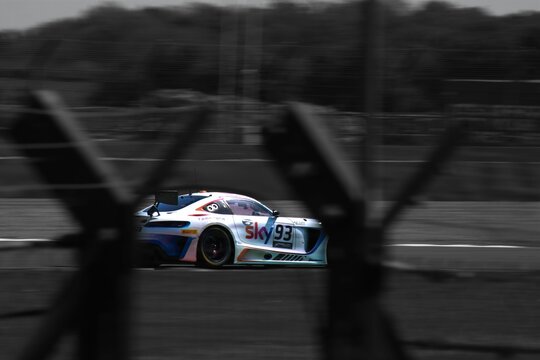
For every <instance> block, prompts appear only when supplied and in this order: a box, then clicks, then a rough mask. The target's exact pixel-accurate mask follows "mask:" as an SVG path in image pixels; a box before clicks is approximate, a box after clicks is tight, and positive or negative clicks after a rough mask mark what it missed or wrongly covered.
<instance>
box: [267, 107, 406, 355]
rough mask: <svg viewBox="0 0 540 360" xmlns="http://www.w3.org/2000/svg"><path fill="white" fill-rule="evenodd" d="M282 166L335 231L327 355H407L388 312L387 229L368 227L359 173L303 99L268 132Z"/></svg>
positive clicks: (331, 248) (332, 234)
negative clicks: (384, 303)
mask: <svg viewBox="0 0 540 360" xmlns="http://www.w3.org/2000/svg"><path fill="white" fill-rule="evenodd" d="M265 141H266V146H267V147H268V149H269V151H270V153H271V154H272V155H273V156H274V157H275V159H276V163H277V166H278V167H279V171H280V172H281V173H282V174H283V175H284V177H285V178H286V179H287V180H288V182H289V183H290V184H291V185H292V186H293V188H294V189H295V190H296V192H297V194H298V195H299V196H300V198H301V199H302V200H303V201H304V202H305V203H306V204H307V205H308V206H309V207H310V209H311V210H312V211H313V213H314V214H315V215H316V216H317V217H318V218H319V219H320V220H321V221H322V223H323V226H324V229H325V231H327V233H328V234H329V237H330V241H329V244H328V262H329V279H328V298H327V307H328V320H327V326H326V327H325V329H324V332H323V334H322V339H323V341H324V342H325V345H326V346H325V349H326V352H325V358H326V359H339V360H344V359H357V358H365V359H378V358H381V359H403V358H405V354H404V352H403V350H402V349H401V346H400V344H399V342H398V341H397V337H396V336H395V335H394V331H393V329H392V327H391V323H390V322H389V321H388V319H387V317H386V315H385V314H384V312H383V310H382V309H381V306H380V302H379V293H380V285H381V275H382V270H381V269H382V267H381V261H380V257H381V252H382V236H381V235H382V232H381V231H379V230H377V229H368V228H366V226H365V221H366V214H365V198H364V196H363V194H362V186H361V180H360V178H359V177H358V175H357V172H356V171H355V170H354V169H352V168H351V167H350V166H349V165H348V164H347V163H346V162H345V161H344V160H345V156H344V154H342V152H341V151H340V149H339V148H338V147H337V146H336V145H335V144H334V143H333V142H332V139H330V138H329V136H328V132H326V131H325V129H324V124H322V122H321V121H320V119H318V117H317V116H314V115H313V114H312V113H310V111H309V107H308V106H306V105H302V104H291V105H290V106H289V109H288V112H287V113H286V115H285V117H284V118H283V121H282V122H281V123H279V124H277V125H276V126H275V127H272V128H266V129H265Z"/></svg>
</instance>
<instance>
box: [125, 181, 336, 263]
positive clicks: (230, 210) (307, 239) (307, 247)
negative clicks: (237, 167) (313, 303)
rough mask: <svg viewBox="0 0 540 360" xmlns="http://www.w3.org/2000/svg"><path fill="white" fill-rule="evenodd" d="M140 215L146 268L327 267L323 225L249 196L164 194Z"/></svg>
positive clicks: (141, 251) (142, 257)
mask: <svg viewBox="0 0 540 360" xmlns="http://www.w3.org/2000/svg"><path fill="white" fill-rule="evenodd" d="M135 215H136V217H137V225H138V228H137V230H138V254H139V255H140V256H139V259H140V262H142V263H144V265H147V266H153V267H156V266H159V265H160V264H167V263H194V264H197V265H200V266H203V267H209V268H219V267H222V266H224V265H228V264H251V265H253V264H264V265H302V266H308V265H309V266H311V265H314V266H324V265H326V263H327V262H326V245H327V242H328V236H327V235H326V233H325V232H324V230H323V228H322V225H321V223H320V222H319V221H318V220H315V219H309V218H294V217H283V216H280V215H279V212H278V211H276V210H272V209H270V208H269V207H267V206H266V205H264V204H262V203H261V202H259V201H257V200H255V199H253V198H251V197H248V196H244V195H239V194H232V193H224V192H206V191H200V192H194V193H188V194H183V195H179V194H178V192H176V191H166V192H160V193H158V194H156V197H155V201H154V203H153V204H152V205H150V206H147V207H145V208H144V209H142V210H140V211H138V212H137V213H136V214H135Z"/></svg>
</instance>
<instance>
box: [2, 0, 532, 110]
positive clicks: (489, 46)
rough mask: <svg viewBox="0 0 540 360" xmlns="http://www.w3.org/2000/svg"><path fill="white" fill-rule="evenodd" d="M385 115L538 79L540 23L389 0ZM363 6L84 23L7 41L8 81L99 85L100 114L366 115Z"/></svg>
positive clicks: (151, 15)
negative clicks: (300, 104) (143, 109)
mask: <svg viewBox="0 0 540 360" xmlns="http://www.w3.org/2000/svg"><path fill="white" fill-rule="evenodd" d="M382 13H383V17H382V18H383V22H382V35H383V36H382V38H381V39H380V40H381V42H382V44H383V46H384V47H383V48H384V51H383V53H382V56H381V57H380V63H379V66H380V70H381V74H382V80H381V81H382V89H383V96H382V106H383V108H384V110H385V111H389V112H411V111H437V110H440V109H441V108H442V106H443V105H444V101H445V99H444V93H445V91H444V83H443V80H444V79H457V78H458V79H464V78H465V79H471V78H474V79H505V80H508V79H540V66H539V65H540V13H533V12H531V13H520V14H513V15H507V16H493V15H491V14H489V13H487V12H485V11H483V10H482V9H479V8H457V7H454V6H452V5H451V4H448V3H445V2H440V1H432V2H429V3H426V4H424V5H423V6H422V7H420V8H413V7H411V6H410V5H409V4H408V3H406V2H405V1H401V0H394V1H386V2H385V5H384V9H383V11H382ZM366 20H367V19H366V7H365V2H358V1H349V2H342V3H324V2H317V3H315V4H311V5H306V4H294V3H289V2H274V3H272V5H271V6H270V7H267V8H231V7H218V6H212V5H204V4H192V5H190V6H184V7H167V8H158V7H148V8H143V9H136V10H130V9H125V8H122V7H120V6H117V5H114V4H111V3H109V4H107V5H104V6H99V7H96V8H93V9H91V10H89V11H87V12H86V13H85V14H83V15H82V16H80V17H77V18H71V19H65V20H60V21H56V22H52V23H47V24H43V25H41V26H38V27H36V28H33V29H30V30H28V31H24V32H4V33H1V34H0V54H2V55H1V57H0V70H1V71H2V72H3V73H4V75H5V73H6V72H10V73H11V74H14V73H17V72H20V73H24V72H27V75H28V76H41V77H49V78H58V79H91V80H92V81H95V82H97V83H99V84H100V87H99V89H98V91H96V92H95V93H94V94H92V96H91V97H89V99H88V102H89V103H92V104H107V105H125V104H128V103H133V102H136V101H138V100H139V99H140V98H141V97H144V96H145V94H148V93H149V92H151V91H153V90H156V89H175V88H182V89H193V90H197V91H201V92H205V93H209V94H218V93H221V94H236V95H239V96H247V97H254V98H258V99H261V100H262V101H267V102H280V101H284V100H299V101H306V102H310V103H316V104H320V105H328V106H334V107H336V108H338V109H342V110H352V111H361V110H362V102H361V100H360V99H361V97H362V91H364V88H363V86H362V83H363V80H364V79H365V77H366V76H367V75H366V72H365V71H364V65H363V64H364V55H365V41H366V28H365V24H366Z"/></svg>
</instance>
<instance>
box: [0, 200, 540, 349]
mask: <svg viewBox="0 0 540 360" xmlns="http://www.w3.org/2000/svg"><path fill="white" fill-rule="evenodd" d="M268 204H269V205H271V206H272V207H273V208H278V209H279V210H280V211H281V212H282V213H283V215H291V216H296V215H301V214H306V213H308V214H309V211H308V209H306V208H305V207H304V206H303V205H302V204H300V203H298V202H296V201H288V200H274V201H270V202H268ZM494 205H496V206H494ZM386 206H388V204H385V203H380V204H378V211H379V212H381V213H382V212H384V208H385V207H386ZM0 212H1V213H2V214H3V216H2V217H1V218H0V219H1V220H0V222H1V223H0V225H1V229H2V234H1V236H0V238H2V239H4V241H1V242H0V246H1V247H2V251H0V289H2V292H1V294H0V307H1V308H2V313H1V314H0V315H2V314H7V313H12V312H21V311H25V310H32V309H41V308H44V307H47V306H48V304H50V303H51V301H52V300H53V299H54V295H55V293H56V292H57V290H58V288H59V287H60V286H61V285H62V283H63V282H64V281H65V280H66V279H67V278H69V277H70V276H71V275H72V274H73V273H74V272H75V271H76V265H77V263H76V258H75V256H74V253H73V252H72V251H71V250H62V249H48V248H27V247H25V245H24V244H25V243H26V242H24V241H22V242H21V241H5V240H7V239H10V240H21V239H53V238H55V237H57V236H60V235H62V234H66V233H72V232H74V231H77V227H76V226H75V225H74V224H73V222H72V221H71V219H70V218H69V215H68V214H67V213H66V212H65V211H64V210H63V208H62V206H61V205H60V204H59V203H58V202H57V201H55V200H51V199H2V200H1V201H0ZM538 214H540V204H539V203H531V202H529V203H519V202H507V203H493V202H492V203H483V202H470V203H466V202H454V203H452V202H442V203H439V202H427V203H424V204H421V205H419V206H418V207H416V208H411V209H410V210H408V211H407V212H405V213H404V214H403V216H402V217H401V218H400V219H399V222H398V223H396V224H395V226H394V227H393V228H392V229H391V231H390V233H389V234H388V235H389V236H388V243H387V245H388V246H386V247H385V249H386V253H387V257H386V258H385V262H386V264H387V265H388V268H387V272H386V276H385V277H384V285H383V293H382V298H381V304H382V306H383V307H384V308H385V309H386V311H387V312H388V313H389V314H390V316H391V318H392V319H393V320H394V326H395V327H396V329H397V330H398V333H399V336H400V338H401V339H402V340H404V341H411V340H418V339H430V340H445V341H454V342H459V343H465V344H480V345H493V344H497V345H501V344H510V345H512V344H513V345H516V344H517V345H519V346H525V347H537V346H540V341H539V340H538V336H537V335H538V333H540V310H538V309H537V307H538V306H537V305H538V299H539V298H540V289H539V288H538V286H537V284H538V281H539V280H540V275H539V274H540V272H539V271H538V270H540V262H539V261H538V259H539V256H540V249H538V247H537V239H538V236H537V235H538V231H537V230H536V224H537V219H538ZM133 275H134V276H133V281H134V282H133V285H134V286H133V294H132V306H133V316H132V326H131V327H130V329H131V330H132V332H131V334H130V338H131V340H132V346H131V348H132V358H134V359H141V360H149V359H178V358H185V359H215V358H216V357H218V358H221V359H240V360H243V359H317V358H322V353H323V344H324V336H325V335H324V334H323V332H322V329H323V326H324V319H325V318H326V317H327V316H328V314H329V312H328V308H327V306H326V299H327V298H326V296H327V293H326V289H327V275H328V269H325V268H282V267H249V268H239V267H234V266H232V267H228V268H226V269H223V270H219V271H216V270H205V269H199V268H196V267H194V266H191V265H173V266H162V267H160V268H159V269H155V270H154V269H135V271H134V272H133ZM351 297H352V298H354V294H351ZM40 319H41V316H27V317H18V318H8V319H4V318H3V319H1V320H0V346H1V348H2V352H1V354H2V356H1V358H15V357H16V356H17V355H18V354H20V352H21V350H22V349H23V348H24V346H27V345H25V344H26V341H27V340H28V334H31V333H32V332H33V331H35V329H36V328H37V325H38V324H39V321H40ZM73 348H74V340H73V337H69V336H68V337H67V338H66V340H65V341H63V342H62V343H61V344H60V345H59V346H58V348H57V349H56V350H55V356H54V357H53V358H57V359H70V358H73ZM405 349H406V351H407V352H408V353H409V354H410V355H412V356H413V358H415V359H433V358H437V359H463V358H467V359H492V358H495V357H496V355H497V354H494V353H471V352H463V351H456V350H454V351H430V350H419V349H417V348H415V347H412V346H406V348H405ZM515 358H516V359H533V358H537V356H535V355H528V356H525V355H523V356H517V357H515Z"/></svg>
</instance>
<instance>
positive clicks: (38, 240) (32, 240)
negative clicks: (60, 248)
mask: <svg viewBox="0 0 540 360" xmlns="http://www.w3.org/2000/svg"><path fill="white" fill-rule="evenodd" d="M51 241H54V240H51V239H7V238H0V242H51Z"/></svg>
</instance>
